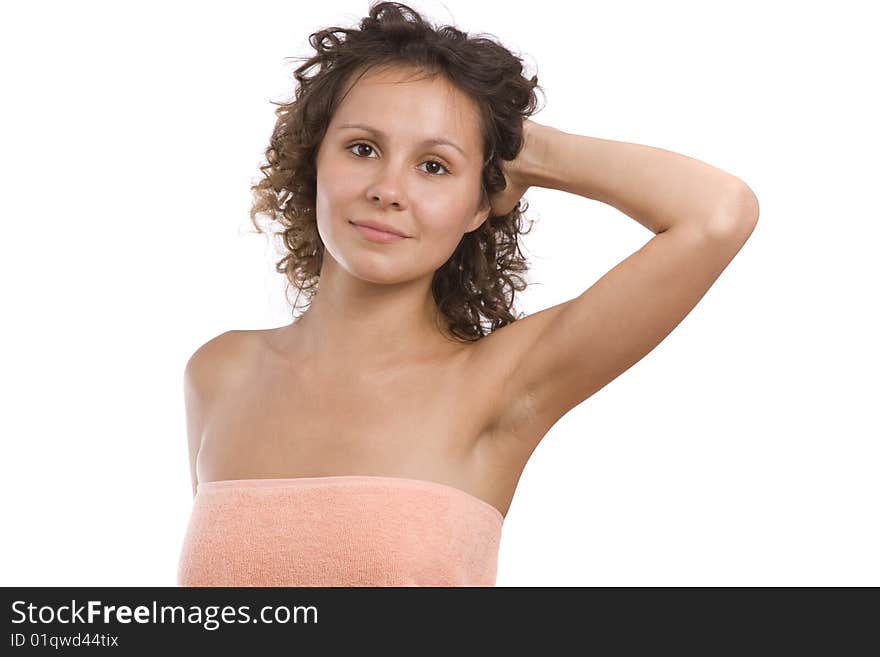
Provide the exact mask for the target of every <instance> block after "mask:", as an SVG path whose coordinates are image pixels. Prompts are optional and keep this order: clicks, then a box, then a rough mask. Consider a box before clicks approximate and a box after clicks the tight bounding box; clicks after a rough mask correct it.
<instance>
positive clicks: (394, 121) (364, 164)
mask: <svg viewBox="0 0 880 657" xmlns="http://www.w3.org/2000/svg"><path fill="white" fill-rule="evenodd" d="M414 77H424V76H423V75H414V73H413V70H412V69H399V68H398V69H390V70H385V71H378V70H375V69H374V70H371V71H369V72H368V73H367V74H366V75H365V76H363V77H362V78H361V79H360V80H358V81H357V82H356V83H355V85H354V86H353V87H352V88H351V90H350V91H349V92H348V94H347V95H346V96H345V97H344V99H343V101H342V103H341V104H340V105H339V107H338V109H337V111H336V113H335V115H334V116H333V119H332V121H331V122H330V125H329V126H328V128H327V132H326V135H325V136H324V139H323V141H322V142H321V146H320V148H319V151H318V155H317V205H316V218H317V224H318V232H319V233H320V235H321V239H322V240H323V242H324V246H325V248H326V251H327V252H329V254H330V255H331V256H332V257H333V259H334V260H335V261H336V262H337V263H339V265H340V266H341V267H343V268H344V269H346V270H347V271H348V272H349V273H351V274H352V275H354V276H357V277H359V278H362V279H364V280H368V281H372V282H376V283H395V282H402V281H407V280H412V279H415V278H418V277H422V276H430V275H433V273H434V272H435V271H436V270H437V269H438V268H440V267H441V266H442V265H443V264H444V263H445V262H446V261H447V260H448V259H449V257H450V256H451V255H452V253H453V252H454V251H455V248H456V247H457V246H458V244H459V242H460V241H461V238H462V236H463V235H464V234H465V233H466V232H470V231H473V230H475V229H477V228H479V226H480V225H481V224H482V223H483V222H484V221H485V220H486V218H487V217H488V215H489V211H490V207H489V205H488V203H484V204H483V207H479V206H480V205H481V203H480V202H481V194H480V191H481V187H480V183H481V174H482V161H483V145H482V136H481V134H480V127H479V125H480V124H479V114H478V110H477V107H476V106H475V104H474V103H473V101H472V100H471V99H470V98H468V97H467V96H466V95H464V94H463V93H462V92H460V91H459V90H457V89H456V88H455V87H454V86H453V85H452V84H451V83H450V82H449V81H448V80H447V79H446V78H444V77H443V76H436V77H433V78H425V79H420V80H413V79H412V78H414ZM354 124H357V126H358V127H352V126H354ZM433 139H437V140H442V141H447V142H451V144H446V143H442V144H441V143H430V140H433ZM453 144H454V145H453ZM360 221H377V222H380V223H383V224H387V225H390V226H392V227H394V228H395V229H397V230H399V231H401V232H402V233H404V234H405V235H407V236H408V237H406V238H404V239H399V240H397V241H393V242H388V243H381V242H376V241H372V240H370V239H368V238H367V237H366V236H365V235H364V233H363V232H362V231H361V229H359V228H357V227H356V226H355V225H354V224H353V222H360Z"/></svg>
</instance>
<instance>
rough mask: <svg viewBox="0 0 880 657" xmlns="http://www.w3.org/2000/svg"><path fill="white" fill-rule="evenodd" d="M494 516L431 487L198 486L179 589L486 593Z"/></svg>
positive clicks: (298, 482) (359, 478)
mask: <svg viewBox="0 0 880 657" xmlns="http://www.w3.org/2000/svg"><path fill="white" fill-rule="evenodd" d="M503 523H504V517H503V516H502V515H501V512H500V511H499V510H498V509H497V508H495V507H494V506H493V505H491V504H489V503H488V502H486V501H484V500H482V499H480V498H478V497H476V496H474V495H471V494H470V493H467V492H465V491H464V490H461V489H459V488H456V487H453V486H449V485H446V484H441V483H439V482H433V481H426V480H421V479H408V478H403V477H380V476H369V475H341V476H330V477H299V478H291V479H229V480H221V481H208V482H200V483H199V484H198V487H197V489H196V496H195V499H194V501H193V508H192V513H191V516H190V520H189V524H188V526H187V528H186V534H185V536H184V540H183V547H182V550H181V554H180V561H179V565H178V572H177V583H178V585H179V586H345V587H350V586H495V578H496V570H497V565H498V546H499V543H500V540H501V529H502V526H503Z"/></svg>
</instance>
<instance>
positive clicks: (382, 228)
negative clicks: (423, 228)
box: [349, 220, 409, 237]
mask: <svg viewBox="0 0 880 657" xmlns="http://www.w3.org/2000/svg"><path fill="white" fill-rule="evenodd" d="M349 223H352V224H354V225H355V226H361V227H364V228H369V229H371V230H375V231H378V232H382V233H391V234H392V235H397V236H398V237H409V235H407V234H406V233H404V232H403V231H401V230H399V229H397V228H395V227H394V226H390V225H388V224H383V223H380V222H378V221H371V220H364V221H350V222H349Z"/></svg>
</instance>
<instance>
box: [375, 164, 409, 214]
mask: <svg viewBox="0 0 880 657" xmlns="http://www.w3.org/2000/svg"><path fill="white" fill-rule="evenodd" d="M399 180H400V177H399V176H395V175H393V174H389V173H386V174H385V175H384V176H383V177H382V178H381V179H380V180H377V181H376V182H374V183H373V185H372V186H371V187H370V189H369V192H368V195H369V197H370V200H371V201H373V202H374V203H375V202H378V203H379V206H380V207H382V206H385V205H390V206H392V207H394V208H396V209H398V210H400V209H401V208H403V207H404V205H405V202H404V195H403V190H402V189H401V185H400V182H399Z"/></svg>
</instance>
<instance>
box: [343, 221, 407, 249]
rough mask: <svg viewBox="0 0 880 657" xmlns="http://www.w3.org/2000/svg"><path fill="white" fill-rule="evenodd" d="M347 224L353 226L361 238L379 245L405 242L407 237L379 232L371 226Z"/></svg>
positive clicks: (352, 222) (383, 231)
mask: <svg viewBox="0 0 880 657" xmlns="http://www.w3.org/2000/svg"><path fill="white" fill-rule="evenodd" d="M348 223H350V224H351V225H352V226H354V227H355V228H356V229H357V230H358V232H359V233H360V234H361V236H362V237H364V238H365V239H368V240H370V241H371V242H379V243H381V244H388V243H390V242H398V241H401V240H405V239H407V237H408V236H406V235H400V234H398V233H392V232H389V231H387V230H380V229H378V228H374V227H373V226H368V225H364V224H359V223H355V222H354V221H349V222H348ZM371 223H372V222H371ZM374 225H375V224H374Z"/></svg>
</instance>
